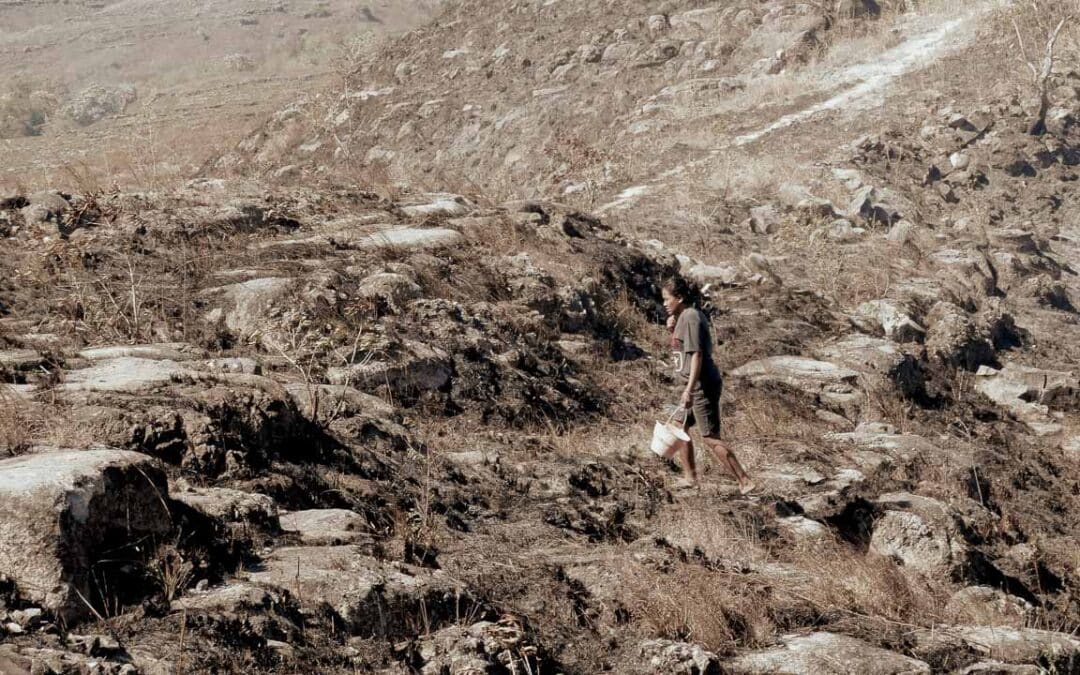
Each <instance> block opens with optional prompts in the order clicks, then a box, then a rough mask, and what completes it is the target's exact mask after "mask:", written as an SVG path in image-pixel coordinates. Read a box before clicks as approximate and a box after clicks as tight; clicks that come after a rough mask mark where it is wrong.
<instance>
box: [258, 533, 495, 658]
mask: <svg viewBox="0 0 1080 675" xmlns="http://www.w3.org/2000/svg"><path fill="white" fill-rule="evenodd" d="M247 577H248V580H249V581H252V582H255V583H259V584H267V585H269V586H275V587H278V588H282V589H285V590H288V591H289V592H291V593H293V594H294V595H295V596H296V597H297V598H299V599H300V601H301V604H304V605H308V606H309V607H312V608H321V609H323V610H326V611H329V612H330V613H331V614H333V615H334V616H335V620H337V621H340V622H341V624H339V625H344V626H345V627H347V628H348V629H349V630H351V631H352V633H353V634H354V635H360V636H364V637H370V636H384V637H399V636H403V635H408V634H414V633H415V632H416V631H417V630H419V628H420V625H419V624H417V623H416V621H417V617H419V616H420V614H421V612H425V613H426V614H425V616H426V617H427V625H428V626H432V627H434V626H438V625H440V624H442V623H443V622H445V621H448V620H452V619H454V618H455V617H458V616H461V615H462V614H467V613H468V612H469V610H470V608H471V607H472V606H473V604H474V603H473V601H472V600H471V597H470V596H469V595H468V593H467V592H466V591H465V590H464V589H463V588H462V587H461V586H459V585H458V584H456V583H455V582H454V581H452V580H451V579H450V578H449V577H448V576H446V574H445V573H443V572H441V571H438V570H436V571H431V570H426V569H420V568H415V567H410V566H407V565H393V564H390V563H386V562H382V561H380V560H378V559H376V558H373V557H371V556H369V555H367V554H366V552H365V551H364V549H363V548H362V547H359V546H301V547H291V548H279V549H276V550H274V551H272V552H271V553H270V554H269V555H267V556H266V557H265V558H264V559H263V560H262V562H261V563H260V564H259V565H258V566H257V567H255V568H254V569H252V570H251V571H249V572H248V574H247Z"/></svg>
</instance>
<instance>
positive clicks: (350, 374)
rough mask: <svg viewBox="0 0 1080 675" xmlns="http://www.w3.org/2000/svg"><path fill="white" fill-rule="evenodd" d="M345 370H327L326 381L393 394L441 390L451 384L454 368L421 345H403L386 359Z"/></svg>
mask: <svg viewBox="0 0 1080 675" xmlns="http://www.w3.org/2000/svg"><path fill="white" fill-rule="evenodd" d="M379 356H380V357H379V358H374V359H367V360H365V361H361V362H360V363H354V364H351V365H348V366H343V367H335V368H330V369H329V370H328V371H327V372H326V375H327V378H328V379H329V380H330V381H331V382H332V383H334V384H348V385H355V386H356V387H357V388H360V389H379V388H382V387H389V388H390V390H391V391H393V392H394V393H395V394H408V393H416V392H420V391H430V390H436V389H440V388H442V387H444V386H446V384H447V383H449V382H450V377H451V375H452V374H453V364H452V363H451V361H450V355H449V354H447V353H446V352H444V351H443V350H441V349H439V348H438V347H432V346H430V345H427V344H424V343H422V342H416V341H412V340H408V341H405V342H403V343H401V344H400V345H398V346H397V348H395V349H393V350H391V352H390V353H387V354H386V355H385V356H384V355H382V354H380V355H379Z"/></svg>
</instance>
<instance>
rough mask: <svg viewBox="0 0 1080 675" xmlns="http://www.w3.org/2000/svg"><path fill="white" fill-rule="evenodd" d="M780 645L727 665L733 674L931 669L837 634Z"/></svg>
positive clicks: (910, 673) (914, 673)
mask: <svg viewBox="0 0 1080 675" xmlns="http://www.w3.org/2000/svg"><path fill="white" fill-rule="evenodd" d="M780 643H781V644H780V646H778V647H773V648H772V649H767V650H764V651H758V652H751V653H749V654H745V655H743V656H740V657H738V658H735V659H732V660H730V661H728V662H726V663H725V664H724V667H725V672H729V673H732V674H733V675H752V674H753V675H756V674H757V673H774V674H777V675H848V673H861V674H862V675H922V674H923V673H925V674H926V675H929V673H930V666H928V665H927V664H925V663H923V662H922V661H919V660H916V659H913V658H909V657H907V656H904V655H902V654H897V653H895V652H890V651H888V650H885V649H880V648H878V647H874V646H872V645H870V644H868V643H866V642H863V641H862V640H857V639H855V638H853V637H848V636H846V635H837V634H835V633H824V632H822V633H810V634H809V635H785V636H783V637H781V638H780Z"/></svg>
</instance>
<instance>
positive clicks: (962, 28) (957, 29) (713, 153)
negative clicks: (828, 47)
mask: <svg viewBox="0 0 1080 675" xmlns="http://www.w3.org/2000/svg"><path fill="white" fill-rule="evenodd" d="M996 6H998V3H997V2H996V1H990V2H983V3H979V4H977V5H974V6H972V7H971V8H970V9H968V10H967V11H966V12H964V13H963V14H960V15H959V16H956V17H954V18H951V19H949V20H947V21H945V22H944V23H941V22H940V17H934V16H922V17H916V18H914V19H912V20H910V23H912V24H914V26H911V28H912V29H913V33H912V35H911V36H910V37H908V38H907V39H906V40H904V41H903V42H902V43H900V44H899V45H897V46H895V47H893V48H892V49H889V50H887V51H885V52H882V53H881V54H879V55H878V56H877V57H875V58H874V59H872V60H869V61H864V62H861V63H857V64H854V65H851V66H848V67H846V68H844V69H842V70H839V71H837V72H835V73H831V74H828V75H826V76H825V77H823V78H821V79H820V80H819V81H818V83H817V88H818V89H819V90H820V91H822V92H829V91H836V90H838V89H839V92H838V93H835V94H833V95H832V96H830V97H829V98H827V99H826V100H824V101H821V102H820V103H816V104H814V105H811V106H809V107H807V108H803V109H802V110H798V111H796V112H792V113H789V114H787V115H784V116H783V117H780V118H779V119H777V120H775V121H773V122H771V123H770V124H768V125H766V126H763V127H761V128H759V129H756V130H754V131H750V132H747V133H744V134H741V135H739V136H736V137H734V138H731V139H724V140H723V141H722V142H721V144H720V145H719V146H718V147H716V148H713V149H712V150H710V151H709V153H708V154H707V155H706V156H705V157H702V158H701V159H698V160H695V161H693V162H688V163H686V164H681V165H679V166H676V167H674V168H672V169H668V170H666V171H664V172H663V173H661V174H659V175H658V176H656V177H655V178H653V179H651V180H649V181H648V182H646V183H643V184H640V185H634V186H631V187H628V188H626V189H624V190H623V191H622V192H620V193H619V194H618V195H616V196H615V198H614V199H613V200H612V201H610V202H608V203H606V204H604V205H603V206H601V207H599V208H598V209H597V211H598V212H599V213H606V212H610V211H617V210H620V209H623V208H627V207H629V206H630V205H632V204H633V203H635V202H636V201H637V200H638V199H639V198H641V197H643V196H645V195H647V194H650V193H653V192H656V191H658V190H661V189H663V188H664V187H665V186H666V185H667V183H668V181H669V179H671V178H674V177H677V176H682V175H684V174H685V173H686V172H687V171H688V170H690V169H694V168H697V167H700V166H702V165H704V164H707V163H708V162H710V161H712V160H713V159H715V158H716V157H717V156H719V155H720V154H722V153H723V151H724V150H729V149H731V148H733V147H742V146H746V145H750V144H752V143H754V142H756V141H759V140H761V139H762V138H764V137H765V136H767V135H769V134H772V133H775V132H777V131H780V130H782V129H786V128H789V127H792V126H795V125H798V124H801V123H804V122H807V121H809V120H811V119H813V118H815V117H818V116H819V115H822V114H825V113H829V112H835V111H840V112H843V113H845V114H851V113H853V112H862V111H865V110H867V109H870V108H872V107H874V106H877V105H880V104H881V102H882V100H883V99H884V96H885V93H886V92H887V90H888V88H889V86H890V85H891V84H892V83H893V82H895V81H896V80H897V79H898V78H900V77H901V76H903V75H905V74H907V73H911V72H915V71H918V70H920V69H923V68H926V67H928V66H930V65H932V64H933V63H934V62H936V61H938V60H939V59H941V58H942V57H944V56H946V55H948V54H950V53H953V52H955V51H956V50H958V49H960V48H962V47H964V46H965V45H968V44H970V43H971V41H972V40H973V39H974V38H975V35H976V33H977V28H978V25H979V21H980V19H981V18H982V17H984V16H985V15H986V14H987V13H988V12H989V11H990V10H991V9H993V8H994V7H996Z"/></svg>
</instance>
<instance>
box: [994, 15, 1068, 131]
mask: <svg viewBox="0 0 1080 675" xmlns="http://www.w3.org/2000/svg"><path fill="white" fill-rule="evenodd" d="M1078 17H1080V5H1078V3H1077V2H1076V0H1028V1H1027V2H1023V3H1020V4H1019V5H1018V6H1016V8H1015V10H1014V13H1013V16H1012V17H1011V18H1012V25H1013V30H1014V32H1015V34H1016V43H1017V44H1016V48H1017V52H1018V54H1017V58H1018V59H1019V60H1020V62H1021V63H1022V64H1023V65H1024V66H1025V68H1026V69H1027V70H1029V71H1030V73H1031V86H1032V87H1033V89H1034V90H1035V94H1036V95H1037V96H1038V98H1039V109H1038V112H1037V113H1036V115H1035V119H1034V120H1033V121H1032V122H1031V126H1030V127H1029V128H1028V133H1030V134H1031V135H1033V136H1041V135H1042V134H1044V133H1045V132H1046V115H1047V113H1048V112H1049V110H1050V92H1051V90H1052V89H1053V87H1054V85H1055V84H1056V83H1057V82H1058V81H1059V78H1060V76H1061V73H1060V72H1058V71H1057V70H1055V66H1056V65H1057V64H1058V62H1059V61H1061V60H1062V59H1063V57H1064V56H1066V55H1067V56H1068V57H1069V58H1070V59H1071V60H1073V61H1075V59H1076V45H1075V44H1069V45H1066V47H1067V49H1066V52H1067V54H1064V55H1063V54H1062V53H1061V49H1060V48H1061V45H1059V41H1061V39H1062V38H1065V39H1066V40H1070V41H1071V40H1072V39H1074V37H1075V36H1074V35H1073V34H1072V33H1073V32H1074V31H1073V28H1074V27H1075V25H1076V23H1077V19H1078Z"/></svg>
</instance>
